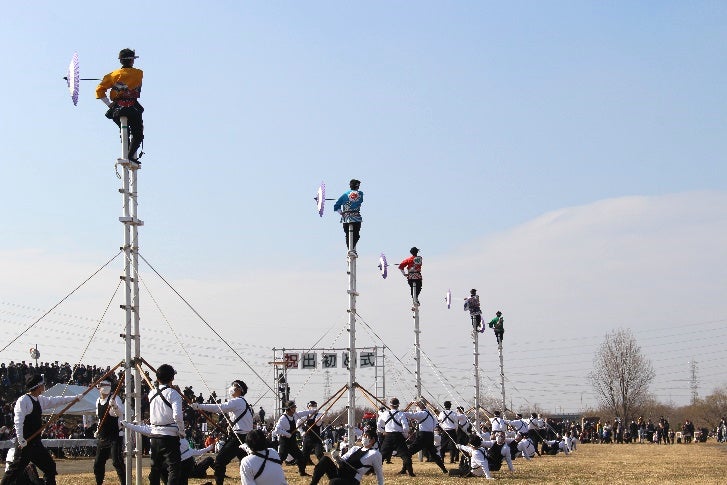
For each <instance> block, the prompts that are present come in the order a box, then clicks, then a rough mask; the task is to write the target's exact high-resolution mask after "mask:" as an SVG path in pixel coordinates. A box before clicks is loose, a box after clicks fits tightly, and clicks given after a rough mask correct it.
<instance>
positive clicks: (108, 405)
mask: <svg viewBox="0 0 727 485" xmlns="http://www.w3.org/2000/svg"><path fill="white" fill-rule="evenodd" d="M96 388H97V389H98V392H99V397H98V399H97V400H96V416H97V417H98V420H99V421H98V430H97V431H96V436H97V437H98V443H97V445H96V458H95V459H94V461H93V474H94V476H95V477H96V485H101V484H102V483H103V481H104V476H105V475H106V462H107V461H108V459H109V458H111V461H112V463H113V465H114V469H115V470H116V475H117V476H118V477H119V482H120V483H121V485H125V484H126V465H125V464H124V457H123V448H124V434H123V431H122V429H123V427H122V426H121V425H120V424H119V419H121V420H123V419H124V403H123V402H121V398H120V397H119V396H117V395H116V393H113V395H112V393H111V379H104V380H102V381H100V382H99V383H98V384H96Z"/></svg>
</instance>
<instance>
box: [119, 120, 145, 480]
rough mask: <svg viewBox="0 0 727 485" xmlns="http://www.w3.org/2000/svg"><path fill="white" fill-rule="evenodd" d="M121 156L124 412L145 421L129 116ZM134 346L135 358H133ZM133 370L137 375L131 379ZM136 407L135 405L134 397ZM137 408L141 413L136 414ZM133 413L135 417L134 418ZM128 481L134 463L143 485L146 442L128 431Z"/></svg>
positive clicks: (135, 168) (136, 167) (136, 165)
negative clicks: (142, 397) (143, 459)
mask: <svg viewBox="0 0 727 485" xmlns="http://www.w3.org/2000/svg"><path fill="white" fill-rule="evenodd" d="M120 121H121V158H119V159H118V160H117V161H116V164H117V165H118V166H121V167H122V168H123V175H122V177H121V179H122V187H121V188H120V189H119V192H120V193H121V196H122V200H123V215H122V216H121V217H119V221H120V222H121V223H122V224H123V225H124V245H123V247H122V248H121V250H122V251H123V252H124V274H123V275H122V276H121V279H122V280H123V281H124V283H125V285H124V286H125V295H126V296H125V303H124V305H121V308H122V309H123V310H124V311H125V313H126V331H125V334H124V335H123V337H124V339H125V342H126V358H125V360H124V376H125V380H124V384H125V392H126V400H125V402H124V415H125V417H126V420H127V421H130V422H138V423H140V422H141V421H142V416H141V375H140V374H139V367H138V366H137V365H135V364H136V363H138V362H140V361H141V346H140V341H139V338H140V335H139V233H138V229H139V226H143V225H144V222H143V221H142V220H140V219H139V218H138V217H137V205H138V204H137V202H138V201H137V195H138V192H137V189H138V184H137V183H138V178H137V171H138V170H139V169H141V165H140V164H139V163H137V162H134V161H130V160H129V122H128V119H127V117H126V116H122V117H121V119H120ZM132 347H133V357H132ZM132 370H133V372H134V378H133V379H131V375H132ZM132 398H133V399H134V407H133V409H132V407H131V399H132ZM134 410H136V413H137V414H133V411H134ZM132 416H133V418H132ZM125 434H126V483H127V484H131V483H132V473H131V472H132V464H133V465H134V467H133V468H134V470H135V472H136V484H137V485H141V484H142V482H143V481H142V470H141V465H142V463H141V460H142V443H141V434H139V433H135V434H133V435H134V436H135V438H136V439H135V441H132V439H131V435H132V433H131V432H129V431H127V432H126V433H125Z"/></svg>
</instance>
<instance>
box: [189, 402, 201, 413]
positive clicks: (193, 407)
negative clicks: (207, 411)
mask: <svg viewBox="0 0 727 485" xmlns="http://www.w3.org/2000/svg"><path fill="white" fill-rule="evenodd" d="M189 407H190V408H192V409H194V410H195V411H199V403H196V402H193V403H192V404H190V405H189Z"/></svg>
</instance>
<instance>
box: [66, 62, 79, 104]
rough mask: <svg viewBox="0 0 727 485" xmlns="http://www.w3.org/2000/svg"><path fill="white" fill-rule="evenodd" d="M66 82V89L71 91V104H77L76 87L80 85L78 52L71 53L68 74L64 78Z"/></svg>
mask: <svg viewBox="0 0 727 485" xmlns="http://www.w3.org/2000/svg"><path fill="white" fill-rule="evenodd" d="M65 79H66V82H67V83H68V91H70V92H71V99H72V100H73V106H77V105H78V88H79V87H80V85H81V78H80V76H79V70H78V52H74V53H73V57H72V58H71V63H70V64H69V65H68V76H67V77H66V78H65Z"/></svg>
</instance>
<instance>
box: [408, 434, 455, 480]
mask: <svg viewBox="0 0 727 485" xmlns="http://www.w3.org/2000/svg"><path fill="white" fill-rule="evenodd" d="M421 450H426V451H427V452H428V453H429V457H430V458H431V459H432V460H433V461H434V463H436V464H437V466H438V467H439V468H441V469H442V470H443V471H445V472H446V471H447V469H446V468H445V466H444V463H443V462H442V458H440V456H439V454H438V453H437V447H436V446H434V432H433V431H419V432H418V433H417V437H416V439H415V440H414V443H413V444H412V445H411V446H409V454H410V455H411V456H414V454H415V453H418V452H419V451H421Z"/></svg>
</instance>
